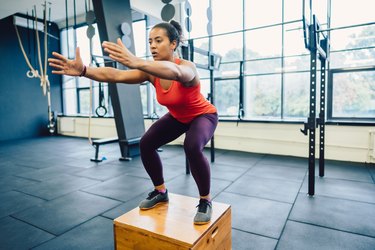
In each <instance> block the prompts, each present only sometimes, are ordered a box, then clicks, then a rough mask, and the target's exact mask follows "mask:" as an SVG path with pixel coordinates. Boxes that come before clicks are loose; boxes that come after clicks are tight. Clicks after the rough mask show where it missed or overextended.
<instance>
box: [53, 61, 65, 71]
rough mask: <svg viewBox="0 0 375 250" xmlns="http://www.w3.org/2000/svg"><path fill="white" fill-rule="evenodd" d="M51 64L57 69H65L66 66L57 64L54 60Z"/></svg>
mask: <svg viewBox="0 0 375 250" xmlns="http://www.w3.org/2000/svg"><path fill="white" fill-rule="evenodd" d="M49 66H51V67H54V68H56V69H61V70H63V69H64V68H65V67H64V65H61V64H56V63H53V62H50V63H49Z"/></svg>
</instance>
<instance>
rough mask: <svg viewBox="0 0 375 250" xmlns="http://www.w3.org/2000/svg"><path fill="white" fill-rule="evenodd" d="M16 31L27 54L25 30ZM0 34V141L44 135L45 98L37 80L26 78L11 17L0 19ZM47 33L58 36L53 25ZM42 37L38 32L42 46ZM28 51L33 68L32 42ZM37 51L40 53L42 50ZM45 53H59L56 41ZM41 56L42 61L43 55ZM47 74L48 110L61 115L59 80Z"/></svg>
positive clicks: (26, 67)
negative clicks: (49, 96)
mask: <svg viewBox="0 0 375 250" xmlns="http://www.w3.org/2000/svg"><path fill="white" fill-rule="evenodd" d="M30 26H32V25H31V23H30ZM18 30H19V32H20V34H21V38H22V41H23V44H24V48H25V50H26V53H28V52H29V43H28V34H27V29H26V28H23V27H18ZM0 32H1V39H0V55H1V60H0V141H2V140H11V139H21V138H29V137H38V136H42V135H47V134H48V129H47V124H48V110H47V97H46V96H44V95H43V93H42V88H41V87H40V80H39V79H37V78H32V79H30V78H28V77H27V76H26V72H27V71H28V70H29V68H28V66H27V64H26V62H25V59H24V57H23V54H22V52H21V49H20V47H19V44H18V40H17V35H16V32H15V29H14V26H13V18H12V16H10V17H7V18H4V19H1V20H0ZM50 33H51V34H52V35H54V36H56V37H59V36H60V33H59V31H58V28H57V26H56V25H51V29H50ZM34 34H35V32H33V31H31V32H30V37H31V39H30V41H33V39H34ZM43 34H44V33H41V32H39V37H40V39H41V45H42V46H43V44H44V41H43V37H44V35H43ZM30 48H31V49H30V51H31V53H30V57H31V63H32V65H33V67H34V68H35V67H36V66H35V65H37V63H35V62H37V61H36V60H34V58H35V54H36V53H34V43H30ZM41 49H42V50H44V49H43V47H42V48H41ZM35 51H37V50H35ZM49 51H50V52H51V51H60V41H59V40H56V39H52V38H50V39H49ZM42 56H43V57H42V58H43V59H42V60H44V53H43V54H42ZM37 68H39V67H37ZM47 72H48V76H49V80H50V83H51V99H52V110H54V111H56V112H61V111H62V106H61V77H59V76H56V75H52V74H51V72H50V70H48V71H47Z"/></svg>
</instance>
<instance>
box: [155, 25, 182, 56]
mask: <svg viewBox="0 0 375 250" xmlns="http://www.w3.org/2000/svg"><path fill="white" fill-rule="evenodd" d="M148 43H149V45H150V52H151V54H152V57H153V58H154V60H155V61H161V60H168V61H173V52H174V50H175V48H176V45H177V44H176V41H175V40H174V41H172V42H170V41H169V38H168V36H167V31H166V30H165V29H163V28H154V29H152V30H151V31H150V38H149V39H148Z"/></svg>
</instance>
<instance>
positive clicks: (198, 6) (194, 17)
mask: <svg viewBox="0 0 375 250" xmlns="http://www.w3.org/2000/svg"><path fill="white" fill-rule="evenodd" d="M189 2H190V5H191V16H190V20H191V22H192V25H191V32H190V34H189V33H187V34H185V35H186V38H188V39H189V38H195V37H203V36H207V23H208V20H207V8H208V6H209V1H202V0H189ZM183 11H184V9H183ZM182 24H183V25H182ZM181 25H182V26H184V27H185V23H181Z"/></svg>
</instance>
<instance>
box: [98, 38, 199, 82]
mask: <svg viewBox="0 0 375 250" xmlns="http://www.w3.org/2000/svg"><path fill="white" fill-rule="evenodd" d="M103 48H104V51H106V52H107V53H108V54H109V57H110V58H112V59H113V60H115V61H117V62H120V63H121V64H123V65H125V66H127V67H129V68H132V69H138V70H141V71H143V72H145V73H147V74H150V75H153V76H156V77H159V78H162V79H168V80H177V81H180V82H182V83H190V82H191V81H193V80H194V79H195V78H196V76H197V72H196V69H195V66H194V64H193V63H191V62H189V61H183V63H181V64H180V65H178V64H176V63H174V62H169V61H146V60H143V59H141V58H138V57H136V56H135V55H133V54H132V53H131V52H130V51H129V50H128V49H127V48H126V47H125V46H124V44H123V43H122V41H121V39H117V43H112V42H103Z"/></svg>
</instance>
